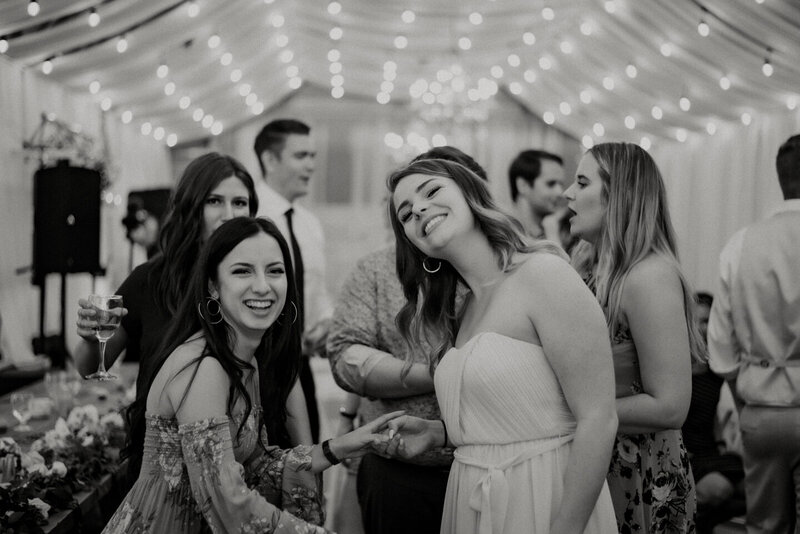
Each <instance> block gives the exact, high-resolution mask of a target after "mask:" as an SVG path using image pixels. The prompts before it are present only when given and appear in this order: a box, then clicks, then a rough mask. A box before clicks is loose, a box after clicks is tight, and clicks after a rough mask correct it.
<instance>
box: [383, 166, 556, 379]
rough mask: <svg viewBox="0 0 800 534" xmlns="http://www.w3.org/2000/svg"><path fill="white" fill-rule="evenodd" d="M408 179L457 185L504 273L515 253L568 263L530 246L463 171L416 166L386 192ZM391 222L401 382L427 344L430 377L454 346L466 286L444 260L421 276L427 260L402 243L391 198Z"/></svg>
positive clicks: (543, 246) (546, 245) (540, 244)
mask: <svg viewBox="0 0 800 534" xmlns="http://www.w3.org/2000/svg"><path fill="white" fill-rule="evenodd" d="M412 174H422V175H425V176H438V177H443V178H448V179H450V180H453V181H454V182H455V183H456V185H457V186H458V188H459V189H460V190H461V192H462V193H463V195H464V198H465V199H466V202H467V205H468V206H469V209H470V211H471V212H472V215H473V217H474V218H475V222H476V224H477V225H478V227H479V228H480V229H481V232H483V234H484V235H485V236H486V237H487V238H488V240H489V244H490V245H491V247H492V250H493V251H494V255H495V259H496V260H497V265H498V266H499V267H500V268H501V269H502V270H503V271H510V270H512V269H514V267H515V266H516V264H515V263H514V255H515V253H517V252H537V251H542V252H549V253H551V254H556V255H558V256H560V257H562V258H565V259H566V254H564V251H563V250H561V248H559V247H558V246H557V245H555V244H554V243H551V242H549V241H536V242H532V243H531V242H530V241H529V240H528V238H527V237H526V236H525V232H524V230H523V227H522V224H521V223H520V222H519V221H518V220H517V219H515V218H514V217H512V216H510V215H508V214H506V213H504V212H503V211H501V210H500V208H498V207H497V205H496V204H495V203H494V201H493V200H492V197H491V195H490V194H489V189H488V188H487V187H486V184H485V183H484V181H483V180H481V179H480V178H479V177H478V175H476V174H475V173H474V172H472V171H471V170H470V169H468V168H467V167H465V166H463V165H461V164H459V163H456V162H453V161H446V160H442V159H428V160H420V161H415V162H412V163H411V164H409V165H407V166H406V167H404V168H402V169H400V170H398V171H396V172H395V173H393V174H392V175H391V176H389V180H388V182H387V185H388V187H389V191H390V192H391V193H392V194H393V193H394V191H395V189H396V188H397V184H398V183H400V180H402V179H403V178H405V177H407V176H410V175H412ZM389 219H390V220H391V222H392V230H393V231H394V235H395V238H396V239H395V243H396V245H395V246H396V248H397V277H398V279H399V280H400V284H401V285H402V286H403V293H404V294H405V297H406V304H405V305H404V306H403V307H402V309H401V310H400V312H399V313H398V314H397V319H396V322H397V327H398V329H399V330H400V333H401V334H402V335H403V337H404V338H405V340H406V342H407V343H408V344H409V347H410V348H411V351H410V353H409V356H408V357H407V359H406V368H405V369H404V373H403V376H405V375H406V374H407V373H408V370H409V369H410V365H411V361H410V360H409V359H408V358H410V357H411V356H410V354H413V353H414V352H418V351H419V350H420V349H421V347H423V346H424V344H425V343H427V344H428V345H429V346H430V347H432V348H433V351H432V353H431V354H429V355H428V364H429V367H430V369H431V372H433V370H434V368H435V366H436V364H437V363H438V362H439V360H440V359H441V357H442V356H444V353H445V352H446V351H447V349H449V348H450V347H452V346H453V344H454V343H455V339H456V334H457V333H458V323H459V316H458V314H457V311H456V292H457V291H458V288H459V285H461V286H462V287H463V286H466V283H465V282H464V279H463V278H462V277H461V275H460V274H459V273H458V271H456V269H455V268H454V267H453V266H452V265H450V264H449V263H448V262H446V261H444V260H439V261H441V267H440V268H439V270H438V271H437V272H436V273H435V274H431V273H427V272H426V271H425V270H424V268H423V266H422V262H423V260H425V259H426V256H425V254H423V253H422V251H420V250H419V249H418V248H417V247H416V246H414V244H413V243H411V241H410V240H409V239H408V237H406V234H405V231H404V230H403V224H402V223H401V222H400V221H399V220H398V218H397V212H396V209H395V205H394V198H393V195H392V196H390V197H389Z"/></svg>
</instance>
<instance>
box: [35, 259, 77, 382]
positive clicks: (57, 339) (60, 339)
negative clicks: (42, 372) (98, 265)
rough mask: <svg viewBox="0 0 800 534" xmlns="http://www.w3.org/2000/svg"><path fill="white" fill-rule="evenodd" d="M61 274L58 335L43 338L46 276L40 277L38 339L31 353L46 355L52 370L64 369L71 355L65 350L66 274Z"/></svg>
mask: <svg viewBox="0 0 800 534" xmlns="http://www.w3.org/2000/svg"><path fill="white" fill-rule="evenodd" d="M60 274H61V310H60V311H61V317H60V318H59V333H58V334H56V335H53V336H45V334H44V325H45V315H46V314H45V310H46V307H47V298H46V295H47V276H46V275H45V276H43V277H42V281H41V282H42V283H41V285H40V286H39V337H38V338H35V339H34V340H33V352H34V353H35V354H46V355H47V356H48V357H49V358H50V361H51V362H52V364H53V367H54V368H58V369H64V368H65V367H66V363H67V360H71V359H72V355H71V354H70V353H69V351H68V350H67V342H66V334H65V332H66V309H67V273H60Z"/></svg>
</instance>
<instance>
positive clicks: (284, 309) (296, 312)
mask: <svg viewBox="0 0 800 534" xmlns="http://www.w3.org/2000/svg"><path fill="white" fill-rule="evenodd" d="M289 304H291V305H292V309H293V310H294V318H293V319H292V322H291V323H290V324H294V323H296V322H297V317H298V316H299V315H300V314H299V313H298V311H297V306H295V304H294V302H292V301H291V300H290V301H289ZM285 313H286V306H284V307H283V311H282V312H281V315H283V314H285ZM275 322H276V323H278V324H282V323H281V322H280V321H279V320H278V321H275Z"/></svg>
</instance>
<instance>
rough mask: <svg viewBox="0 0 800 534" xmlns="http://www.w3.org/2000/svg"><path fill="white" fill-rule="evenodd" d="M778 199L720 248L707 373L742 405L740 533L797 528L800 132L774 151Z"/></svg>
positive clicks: (799, 492)
mask: <svg viewBox="0 0 800 534" xmlns="http://www.w3.org/2000/svg"><path fill="white" fill-rule="evenodd" d="M776 167H777V170H778V181H779V182H780V186H781V190H782V191H783V197H784V199H785V200H784V202H783V204H782V205H781V206H780V208H778V209H777V210H776V211H775V212H774V213H773V214H772V215H770V216H769V217H767V218H766V219H764V220H762V221H759V222H756V223H755V224H753V225H751V226H748V227H747V228H744V229H742V230H740V231H739V232H737V233H736V234H734V236H733V237H732V238H731V240H730V241H729V242H728V244H727V245H726V246H725V248H724V249H723V250H722V253H721V254H720V283H719V289H718V291H717V295H716V298H715V299H714V305H713V306H712V308H711V317H710V320H709V325H708V342H709V356H710V361H709V363H710V366H711V370H712V371H714V372H715V373H717V374H719V375H721V376H724V377H725V378H727V379H728V380H729V382H730V383H731V390H732V391H733V392H734V395H735V396H738V400H739V401H740V403H741V405H742V407H741V412H740V425H741V431H742V448H743V453H744V458H743V460H744V470H745V493H746V499H747V532H748V533H749V534H756V533H768V532H769V533H779V532H780V533H783V532H786V533H789V532H796V530H795V529H796V528H798V527H800V267H798V266H800V135H795V136H793V137H791V138H790V139H788V140H787V141H786V142H785V143H784V144H783V145H782V146H781V147H780V149H779V150H778V156H777V158H776Z"/></svg>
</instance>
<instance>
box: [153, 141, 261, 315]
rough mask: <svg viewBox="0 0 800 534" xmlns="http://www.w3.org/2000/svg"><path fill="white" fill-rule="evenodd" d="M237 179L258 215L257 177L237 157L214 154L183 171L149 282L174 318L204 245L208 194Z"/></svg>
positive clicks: (161, 303)
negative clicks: (253, 176)
mask: <svg viewBox="0 0 800 534" xmlns="http://www.w3.org/2000/svg"><path fill="white" fill-rule="evenodd" d="M231 176H235V177H236V178H238V179H239V180H241V182H242V183H243V184H244V186H245V188H247V196H248V203H249V210H250V216H251V217H253V216H255V214H256V213H257V212H258V195H256V189H255V184H254V183H253V178H252V177H251V176H250V173H248V172H247V169H246V168H245V167H244V165H242V164H241V163H240V162H239V161H238V160H237V159H236V158H233V157H231V156H226V155H224V154H219V153H216V152H210V153H208V154H204V155H202V156H199V157H197V158H195V159H194V160H192V161H191V162H190V163H189V165H188V166H187V167H186V170H184V171H183V174H182V175H181V179H180V180H179V181H178V185H177V186H176V187H175V191H174V192H173V194H172V197H171V198H170V201H169V212H168V213H167V217H166V220H165V221H164V226H163V228H162V229H161V234H160V236H159V240H158V245H159V252H160V254H159V255H157V256H156V257H155V258H153V260H151V261H152V262H153V269H152V270H151V272H150V279H149V280H148V282H149V283H150V284H152V285H153V286H154V287H155V289H156V290H155V291H154V294H155V296H156V300H157V303H158V305H159V306H160V307H161V309H162V310H163V311H164V312H169V314H170V315H175V314H176V313H177V308H178V304H179V303H180V301H181V298H182V296H183V295H184V293H185V292H186V287H187V284H188V282H189V275H190V274H191V272H192V267H193V266H194V264H195V263H196V262H197V256H198V255H199V254H200V248H201V247H202V246H203V240H204V237H205V231H206V230H205V226H204V222H203V210H204V208H205V205H206V200H207V199H208V195H210V194H211V192H212V191H213V190H214V188H215V187H217V186H218V185H219V184H220V182H222V181H223V180H225V179H226V178H230V177H231Z"/></svg>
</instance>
